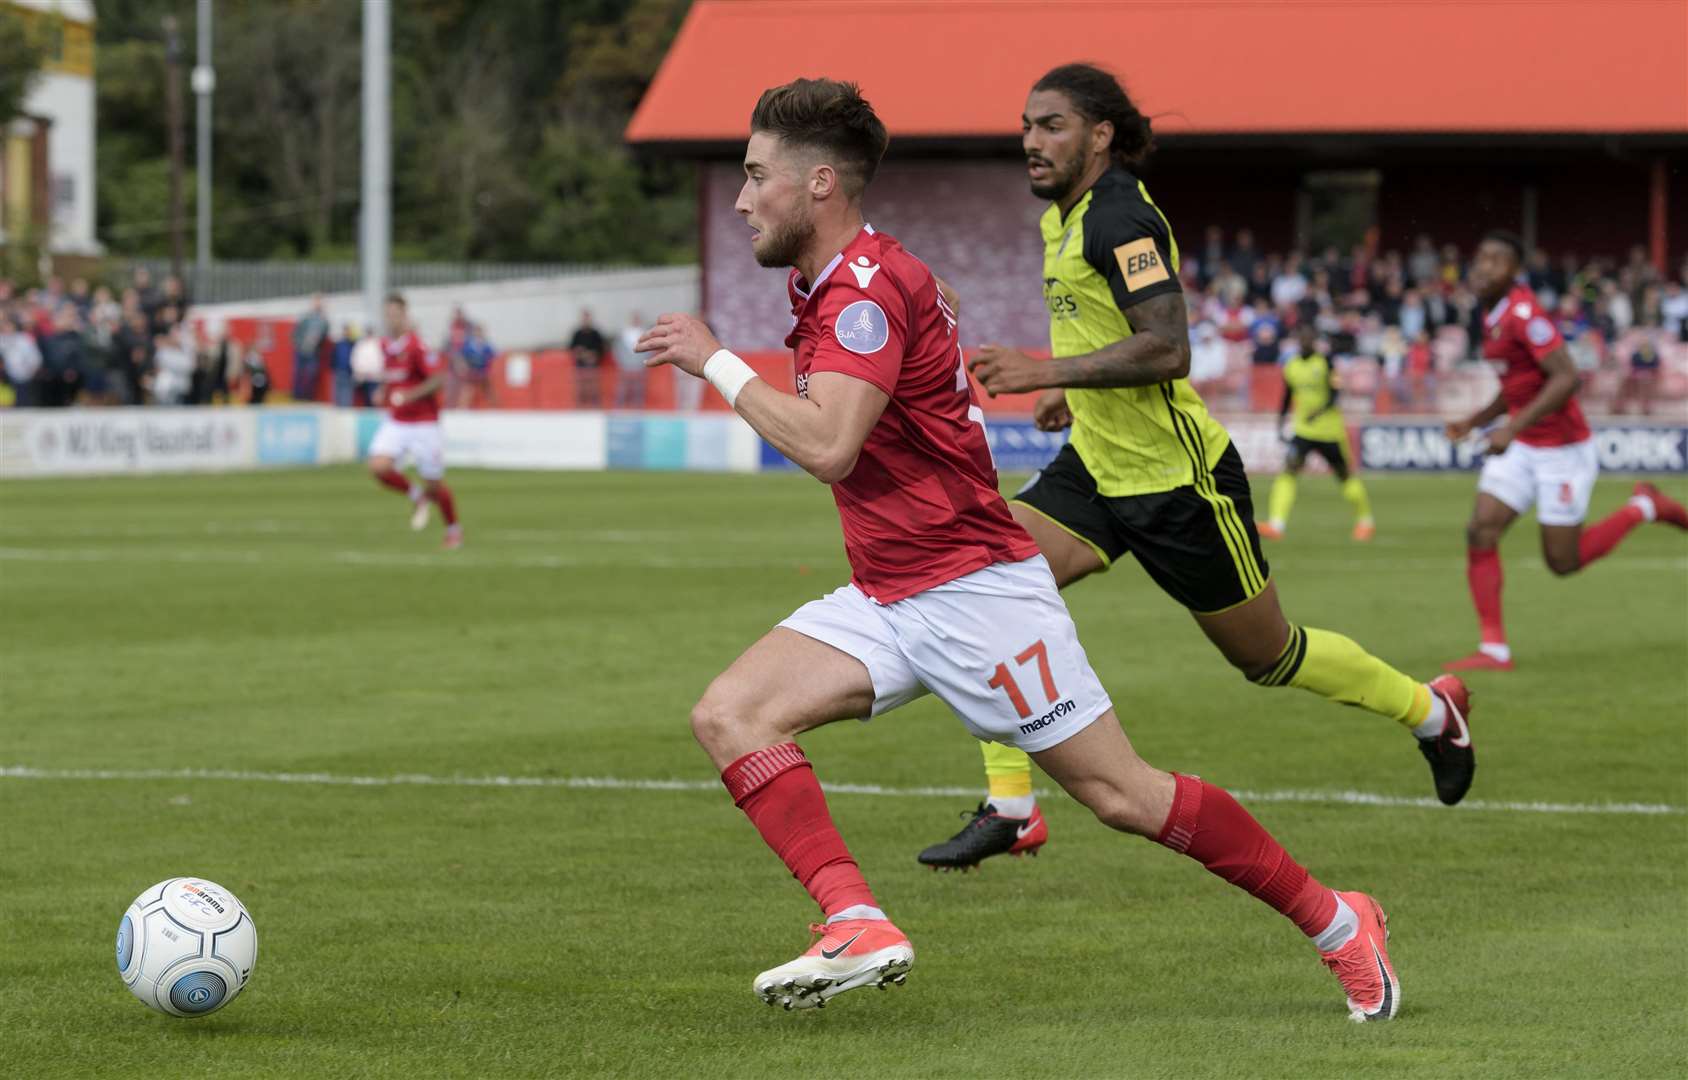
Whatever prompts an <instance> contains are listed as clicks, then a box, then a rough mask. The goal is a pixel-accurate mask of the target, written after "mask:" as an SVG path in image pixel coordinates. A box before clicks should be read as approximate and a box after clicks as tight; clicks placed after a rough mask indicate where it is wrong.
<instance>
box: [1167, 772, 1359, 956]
mask: <svg viewBox="0 0 1688 1080" xmlns="http://www.w3.org/2000/svg"><path fill="white" fill-rule="evenodd" d="M1172 778H1173V780H1174V781H1176V782H1177V785H1178V787H1177V790H1176V791H1174V792H1173V795H1172V810H1171V812H1170V813H1168V814H1167V816H1166V824H1165V825H1163V826H1161V831H1160V835H1159V836H1157V837H1155V840H1156V841H1157V842H1158V843H1160V844H1163V845H1165V846H1166V847H1169V848H1171V849H1172V850H1173V851H1176V852H1179V853H1181V854H1184V855H1188V856H1189V857H1190V858H1192V859H1194V860H1196V861H1197V862H1199V863H1201V864H1202V865H1203V866H1205V867H1207V868H1208V870H1209V871H1210V872H1211V873H1214V874H1218V875H1219V876H1220V877H1222V878H1224V879H1225V880H1226V881H1229V882H1230V883H1231V884H1233V885H1235V886H1236V887H1237V888H1239V889H1242V890H1243V891H1245V892H1247V893H1248V894H1250V895H1251V896H1255V897H1258V898H1259V899H1260V900H1262V901H1264V902H1266V903H1267V904H1270V905H1271V906H1272V909H1273V910H1275V911H1277V912H1279V913H1280V914H1282V915H1283V916H1285V917H1286V918H1288V919H1289V920H1290V921H1291V922H1293V923H1294V924H1295V925H1296V926H1299V927H1300V928H1301V932H1302V933H1304V934H1306V935H1307V936H1308V937H1314V936H1316V935H1318V934H1320V933H1322V932H1323V931H1324V930H1325V928H1326V927H1328V926H1330V924H1331V920H1332V919H1334V918H1335V917H1336V894H1335V893H1333V892H1331V891H1330V890H1329V889H1328V888H1326V887H1325V886H1323V885H1321V884H1320V883H1319V881H1318V879H1317V878H1315V877H1313V876H1312V875H1311V874H1309V873H1308V872H1307V871H1306V869H1305V868H1304V867H1303V866H1302V865H1301V864H1300V863H1298V862H1296V861H1295V860H1294V859H1292V858H1290V857H1289V852H1287V851H1285V850H1284V848H1283V845H1282V844H1279V843H1278V842H1277V841H1276V840H1274V839H1272V834H1271V833H1269V832H1267V831H1266V829H1265V828H1264V827H1263V826H1262V825H1261V824H1260V822H1258V821H1256V820H1254V816H1253V815H1252V814H1250V813H1249V812H1248V811H1247V810H1244V809H1243V808H1242V806H1240V805H1239V804H1238V803H1237V800H1235V799H1233V798H1231V796H1230V793H1229V792H1227V791H1226V790H1225V789H1224V788H1218V787H1214V786H1213V785H1212V784H1209V783H1207V782H1206V781H1204V780H1201V779H1200V778H1198V777H1194V776H1184V775H1183V774H1181V773H1173V774H1172Z"/></svg>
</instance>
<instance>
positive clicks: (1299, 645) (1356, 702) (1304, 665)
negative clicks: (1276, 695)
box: [1254, 625, 1430, 728]
mask: <svg viewBox="0 0 1688 1080" xmlns="http://www.w3.org/2000/svg"><path fill="white" fill-rule="evenodd" d="M1254 681H1255V682H1257V683H1259V684H1261V685H1262V686H1297V687H1300V688H1301V689H1303V690H1309V691H1311V692H1313V693H1315V694H1318V695H1319V696H1320V697H1322V698H1328V699H1330V700H1331V701H1338V702H1341V703H1342V704H1344V705H1353V706H1356V707H1358V708H1361V709H1365V710H1367V711H1368V712H1374V713H1377V714H1378V715H1379V716H1387V717H1388V718H1389V719H1391V720H1393V721H1395V722H1396V723H1398V724H1400V725H1402V726H1403V727H1406V728H1414V727H1417V726H1418V725H1419V724H1420V723H1422V722H1423V721H1424V719H1425V717H1427V716H1429V715H1430V691H1429V689H1428V688H1427V687H1425V686H1424V685H1423V684H1422V683H1419V682H1417V681H1416V680H1414V679H1411V678H1408V677H1407V676H1405V675H1403V674H1401V673H1400V672H1399V671H1396V670H1395V669H1394V668H1392V667H1390V666H1389V665H1388V664H1385V663H1384V662H1383V661H1382V660H1379V659H1378V658H1377V657H1375V656H1373V655H1372V654H1371V653H1369V652H1367V651H1366V650H1364V649H1362V648H1360V646H1359V645H1358V644H1356V643H1355V642H1354V640H1353V639H1352V638H1347V637H1344V636H1342V635H1341V634H1333V633H1331V632H1330V631H1329V630H1318V629H1315V628H1313V627H1301V626H1295V625H1291V626H1290V628H1289V644H1288V645H1287V646H1286V647H1285V648H1284V653H1283V655H1282V656H1281V657H1279V659H1278V662H1277V664H1276V665H1275V666H1274V667H1273V668H1272V670H1270V671H1268V672H1267V673H1266V674H1265V675H1262V676H1260V677H1258V678H1256V679H1255V680H1254Z"/></svg>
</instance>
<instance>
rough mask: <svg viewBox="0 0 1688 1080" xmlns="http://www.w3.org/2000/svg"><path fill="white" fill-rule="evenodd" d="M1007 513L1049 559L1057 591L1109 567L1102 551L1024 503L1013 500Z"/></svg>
mask: <svg viewBox="0 0 1688 1080" xmlns="http://www.w3.org/2000/svg"><path fill="white" fill-rule="evenodd" d="M1008 512H1009V513H1011V514H1013V515H1014V520H1015V521H1017V522H1019V524H1020V527H1021V528H1022V529H1025V530H1026V531H1027V532H1028V533H1031V535H1032V540H1034V541H1035V542H1036V543H1037V549H1038V551H1040V552H1042V553H1043V557H1044V558H1045V559H1046V560H1048V562H1049V570H1050V572H1051V573H1053V574H1054V575H1055V586H1056V588H1060V589H1064V588H1066V587H1067V586H1068V585H1071V584H1072V583H1073V582H1075V581H1079V580H1081V579H1083V578H1087V577H1089V576H1090V575H1091V574H1094V573H1096V572H1097V571H1098V570H1106V569H1107V568H1108V564H1107V562H1106V560H1104V559H1103V558H1102V554H1101V552H1099V551H1097V550H1096V549H1095V548H1093V547H1091V546H1090V545H1089V544H1087V543H1085V542H1084V541H1083V540H1080V539H1079V538H1078V537H1076V536H1074V535H1073V534H1072V533H1070V532H1068V531H1067V530H1066V529H1063V528H1062V527H1061V526H1059V525H1057V524H1056V523H1055V522H1054V521H1052V520H1050V519H1049V518H1047V517H1045V516H1044V515H1042V514H1040V513H1038V512H1037V511H1036V510H1033V509H1032V508H1031V507H1029V506H1027V505H1026V504H1025V503H1021V502H1013V501H1010V502H1009V504H1008Z"/></svg>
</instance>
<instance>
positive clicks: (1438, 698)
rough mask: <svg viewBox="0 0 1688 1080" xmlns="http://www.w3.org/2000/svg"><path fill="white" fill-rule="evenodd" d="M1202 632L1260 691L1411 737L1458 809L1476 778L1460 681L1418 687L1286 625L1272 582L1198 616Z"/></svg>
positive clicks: (1313, 633)
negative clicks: (1303, 695) (1335, 705)
mask: <svg viewBox="0 0 1688 1080" xmlns="http://www.w3.org/2000/svg"><path fill="white" fill-rule="evenodd" d="M1195 619H1196V623H1197V625H1199V626H1200V627H1201V628H1202V632H1203V633H1204V634H1206V635H1207V637H1208V640H1209V641H1211V642H1213V644H1214V645H1215V646H1216V647H1217V648H1218V649H1219V651H1220V653H1221V654H1223V655H1224V657H1225V659H1226V660H1228V661H1230V663H1231V666H1232V667H1234V668H1236V669H1237V670H1238V671H1241V672H1242V673H1243V674H1244V675H1245V676H1247V678H1248V680H1249V681H1250V682H1253V683H1256V684H1258V685H1260V686H1294V687H1298V688H1299V689H1302V690H1308V691H1311V692H1312V693H1315V694H1318V695H1319V696H1320V697H1322V698H1325V699H1327V700H1329V701H1335V702H1339V703H1341V704H1343V705H1354V706H1358V707H1359V708H1362V709H1365V710H1366V711H1368V712H1372V713H1376V714H1377V715H1379V716H1385V717H1388V718H1389V719H1391V720H1394V721H1395V722H1396V723H1398V724H1400V725H1401V726H1402V727H1404V728H1406V729H1407V730H1408V731H1410V732H1412V734H1413V735H1414V737H1416V738H1417V739H1418V747H1419V751H1420V753H1422V754H1423V755H1424V757H1425V759H1426V760H1427V761H1428V762H1429V764H1430V773H1431V778H1432V780H1433V781H1434V783H1435V787H1436V797H1437V798H1439V799H1441V800H1442V802H1444V803H1446V804H1448V805H1449V806H1452V805H1453V804H1455V803H1457V802H1459V801H1460V800H1461V799H1463V798H1464V797H1465V793H1466V792H1467V791H1468V790H1470V788H1471V780H1472V777H1473V776H1474V775H1475V773H1476V770H1477V757H1476V753H1475V751H1473V750H1472V748H1471V732H1470V729H1469V728H1468V727H1467V725H1466V719H1467V717H1468V716H1469V713H1470V708H1471V700H1470V692H1469V691H1468V690H1467V689H1466V687H1465V684H1464V683H1463V682H1461V681H1460V680H1459V679H1458V678H1457V677H1455V676H1446V675H1445V676H1443V677H1441V678H1439V679H1437V680H1435V681H1433V682H1430V683H1420V682H1417V681H1416V680H1414V679H1412V678H1410V677H1408V676H1406V675H1404V674H1402V673H1401V672H1399V671H1397V670H1395V668H1393V667H1391V666H1389V665H1388V664H1386V663H1384V662H1383V661H1382V660H1380V659H1378V658H1377V657H1375V656H1373V655H1372V654H1371V653H1369V652H1367V651H1366V650H1365V649H1363V648H1361V647H1360V646H1359V644H1358V643H1356V642H1355V641H1353V640H1352V639H1351V638H1348V637H1345V636H1343V635H1342V634H1337V633H1333V632H1331V631H1329V630H1320V629H1317V628H1316V627H1311V626H1296V625H1293V624H1291V623H1290V621H1289V620H1288V619H1286V618H1285V617H1284V613H1283V608H1282V607H1281V606H1280V605H1279V603H1278V587H1277V584H1276V583H1275V582H1271V581H1268V582H1267V583H1266V588H1264V589H1262V590H1261V591H1260V593H1259V594H1258V595H1256V596H1255V597H1254V598H1253V599H1252V600H1248V601H1246V602H1244V603H1241V604H1238V605H1237V606H1236V607H1234V608H1231V609H1230V610H1228V611H1221V612H1214V613H1212V614H1206V615H1203V614H1195Z"/></svg>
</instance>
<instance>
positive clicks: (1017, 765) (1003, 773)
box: [979, 742, 1032, 801]
mask: <svg viewBox="0 0 1688 1080" xmlns="http://www.w3.org/2000/svg"><path fill="white" fill-rule="evenodd" d="M979 748H980V749H981V750H983V751H984V753H985V779H986V781H987V782H988V783H989V784H990V797H991V799H992V800H993V801H994V800H996V799H1016V798H1025V797H1027V796H1029V795H1031V793H1032V759H1031V758H1029V757H1027V756H1026V752H1025V751H1024V750H1021V749H1019V748H1018V747H1013V746H1004V745H1003V744H1002V743H994V742H987V743H980V744H979Z"/></svg>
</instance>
